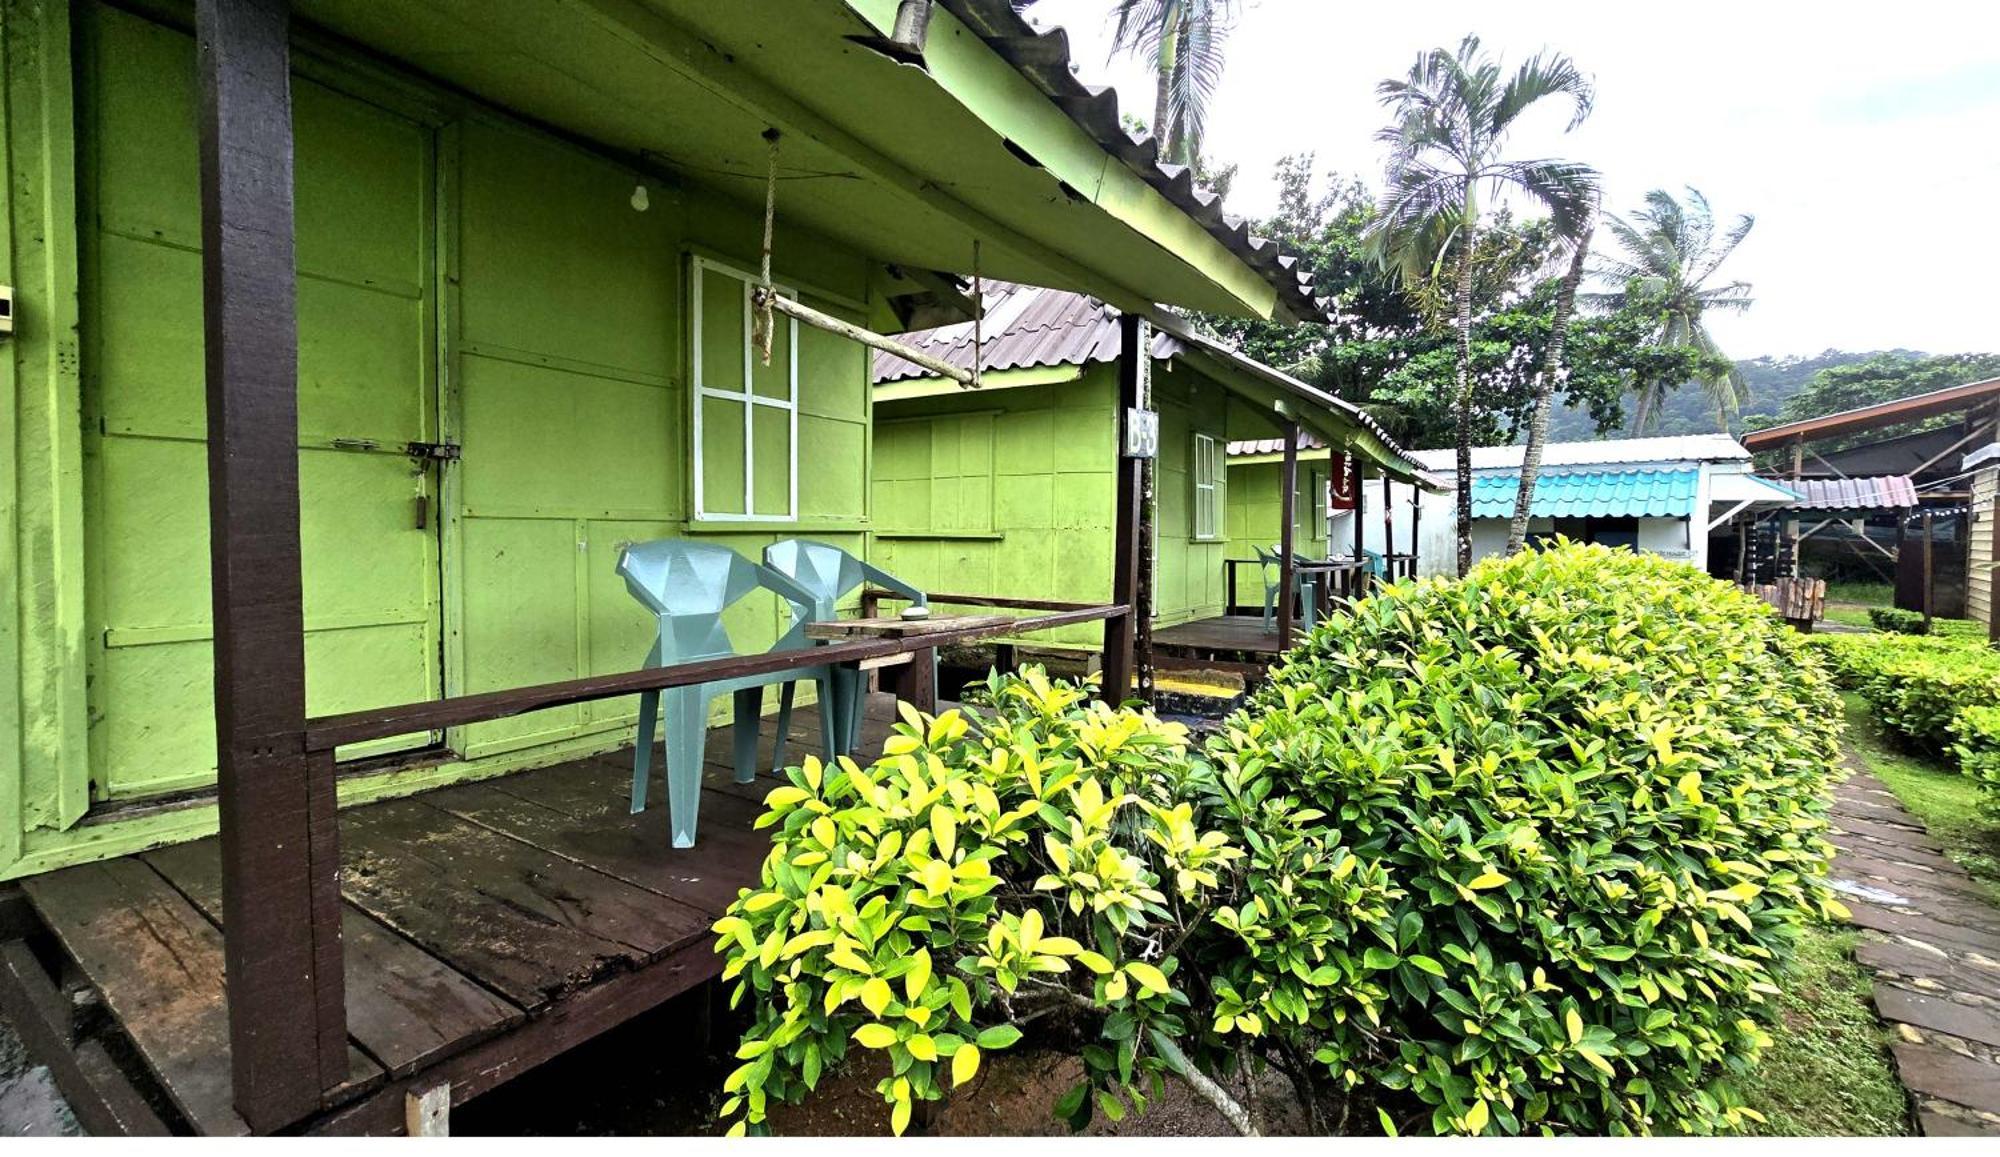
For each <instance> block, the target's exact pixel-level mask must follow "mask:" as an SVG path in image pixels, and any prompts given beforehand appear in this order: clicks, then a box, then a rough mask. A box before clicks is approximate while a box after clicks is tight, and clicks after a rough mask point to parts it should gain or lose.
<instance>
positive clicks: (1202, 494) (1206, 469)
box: [1188, 434, 1225, 541]
mask: <svg viewBox="0 0 2000 1157" xmlns="http://www.w3.org/2000/svg"><path fill="white" fill-rule="evenodd" d="M1190 458H1191V459H1192V460H1191V461H1190V462H1189V463H1188V466H1189V470H1188V477H1189V479H1190V480H1191V481H1192V482H1193V485H1194V501H1193V503H1192V507H1193V523H1194V537H1195V538H1196V539H1198V540H1202V541H1209V540H1213V539H1218V538H1221V537H1222V485H1223V470H1224V467H1225V463H1224V461H1223V456H1222V447H1221V444H1220V443H1219V442H1217V440H1216V439H1215V438H1213V437H1211V436H1210V435H1207V434H1196V435H1195V436H1194V452H1193V454H1191V455H1190Z"/></svg>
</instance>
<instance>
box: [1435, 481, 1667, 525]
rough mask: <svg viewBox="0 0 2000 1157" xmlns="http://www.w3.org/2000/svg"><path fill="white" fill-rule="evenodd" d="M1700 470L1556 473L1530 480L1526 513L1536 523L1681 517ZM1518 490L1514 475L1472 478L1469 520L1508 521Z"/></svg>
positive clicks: (1517, 482)
mask: <svg viewBox="0 0 2000 1157" xmlns="http://www.w3.org/2000/svg"><path fill="white" fill-rule="evenodd" d="M1700 483H1701V471H1699V470H1696V469H1686V470H1558V471H1554V472H1550V473H1545V474H1542V475H1541V476H1540V477H1538V478H1537V479H1536V480H1535V501H1534V506H1533V507H1532V509H1531V510H1530V513H1531V514H1533V515H1534V516H1535V517H1537V518H1583V517H1586V516H1589V515H1599V516H1608V517H1639V518H1665V517H1685V516H1687V515H1689V514H1692V513H1693V512H1694V496H1695V491H1696V489H1697V488H1698V487H1699V485H1700ZM1520 490H1521V479H1520V476H1519V475H1516V474H1489V475H1475V476H1474V477H1473V479H1472V516H1473V517H1474V518H1512V517H1513V516H1514V502H1515V498H1516V496H1517V495H1518V494H1519V493H1520Z"/></svg>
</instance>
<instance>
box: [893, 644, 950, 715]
mask: <svg viewBox="0 0 2000 1157" xmlns="http://www.w3.org/2000/svg"><path fill="white" fill-rule="evenodd" d="M881 675H882V683H883V689H884V690H886V691H888V692H890V693H891V694H893V695H895V696H896V698H898V699H901V700H902V701H903V702H905V703H908V704H909V705H910V706H912V707H914V708H916V709H917V710H919V711H921V712H923V713H924V714H926V715H936V714H937V709H938V707H937V648H936V647H925V648H924V649H922V650H920V651H912V652H911V653H910V661H909V662H907V663H899V664H897V665H895V666H893V667H883V668H881Z"/></svg>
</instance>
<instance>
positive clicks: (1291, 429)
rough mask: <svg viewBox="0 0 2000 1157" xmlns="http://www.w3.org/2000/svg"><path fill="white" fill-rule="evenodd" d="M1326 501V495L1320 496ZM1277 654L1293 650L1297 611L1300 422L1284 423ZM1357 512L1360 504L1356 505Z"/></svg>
mask: <svg viewBox="0 0 2000 1157" xmlns="http://www.w3.org/2000/svg"><path fill="white" fill-rule="evenodd" d="M1321 501H1322V502H1324V501H1325V498H1324V496H1322V497H1321ZM1278 506H1279V510H1278V653H1279V654H1281V655H1282V654H1284V653H1285V652H1286V651H1289V650H1291V649H1292V616H1293V615H1296V614H1297V613H1298V607H1297V606H1296V605H1294V604H1295V602H1296V600H1297V598H1298V572H1297V570H1296V568H1295V567H1294V565H1293V564H1294V558H1293V555H1292V549H1293V542H1294V541H1295V538H1294V534H1295V530H1294V527H1295V524H1296V523H1297V522H1298V519H1299V424H1298V423H1297V422H1290V421H1288V422H1286V423H1285V464H1284V466H1283V467H1282V469H1281V471H1280V473H1279V477H1278ZM1355 509H1356V512H1357V513H1358V512H1359V510H1360V507H1359V506H1358V505H1357V506H1356V508H1355Z"/></svg>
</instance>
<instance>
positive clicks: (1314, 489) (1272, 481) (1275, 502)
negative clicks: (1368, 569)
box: [1229, 450, 1328, 602]
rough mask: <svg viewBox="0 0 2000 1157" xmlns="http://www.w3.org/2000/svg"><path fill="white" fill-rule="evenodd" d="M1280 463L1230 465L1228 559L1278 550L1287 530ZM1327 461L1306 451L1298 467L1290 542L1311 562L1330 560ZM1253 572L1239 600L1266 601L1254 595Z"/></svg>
mask: <svg viewBox="0 0 2000 1157" xmlns="http://www.w3.org/2000/svg"><path fill="white" fill-rule="evenodd" d="M1283 475H1284V464H1283V463H1281V462H1251V463H1238V462H1232V463H1230V464H1229V557H1230V558H1256V557H1257V555H1256V552H1255V551H1254V550H1253V548H1254V547H1260V546H1261V547H1264V548H1266V549H1269V548H1271V547H1273V546H1276V545H1277V543H1278V538H1279V530H1280V528H1281V526H1282V524H1283V519H1284V508H1283V506H1282V505H1281V503H1282V501H1283V499H1284V491H1283V488H1282V486H1281V485H1280V482H1281V480H1282V478H1283ZM1326 482H1327V455H1326V452H1325V451H1324V450H1322V451H1319V452H1318V454H1316V455H1314V454H1313V453H1312V452H1311V451H1307V452H1306V453H1304V454H1301V455H1300V461H1299V464H1298V484H1299V491H1298V497H1297V498H1296V499H1294V504H1293V511H1292V515H1293V522H1292V539H1293V544H1294V549H1296V550H1297V551H1298V552H1299V553H1300V554H1303V555H1305V556H1306V557H1308V558H1326V557H1327V556H1328V555H1327V541H1326V515H1325V510H1326V505H1325V496H1326ZM1250 573H1251V572H1250V570H1249V569H1248V568H1245V569H1244V570H1243V577H1242V578H1241V580H1239V581H1240V582H1241V583H1242V584H1243V586H1242V589H1241V590H1239V591H1238V593H1237V597H1238V598H1241V599H1243V600H1244V601H1246V602H1248V601H1251V600H1252V599H1255V598H1262V597H1263V589H1262V588H1261V587H1259V588H1258V589H1257V590H1254V591H1253V590H1251V589H1250V587H1251V586H1252V585H1253V582H1252V579H1251V578H1250Z"/></svg>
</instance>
